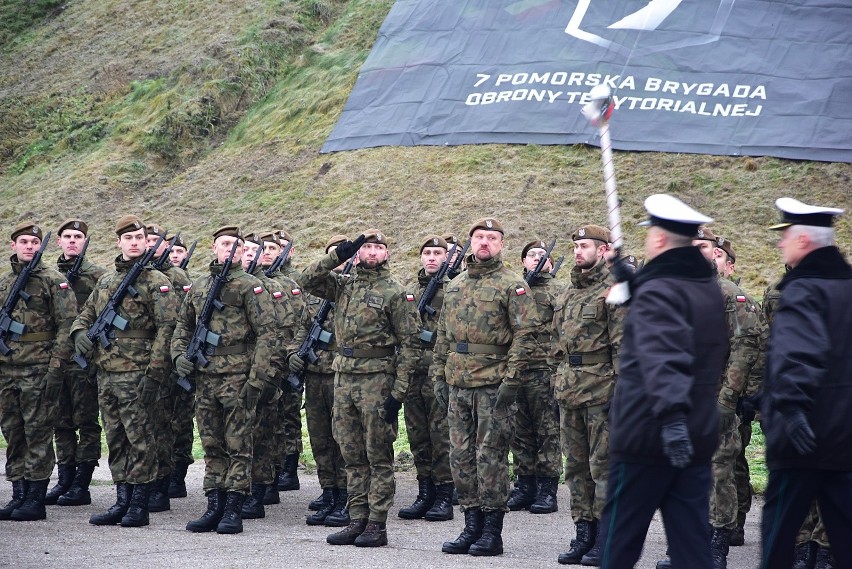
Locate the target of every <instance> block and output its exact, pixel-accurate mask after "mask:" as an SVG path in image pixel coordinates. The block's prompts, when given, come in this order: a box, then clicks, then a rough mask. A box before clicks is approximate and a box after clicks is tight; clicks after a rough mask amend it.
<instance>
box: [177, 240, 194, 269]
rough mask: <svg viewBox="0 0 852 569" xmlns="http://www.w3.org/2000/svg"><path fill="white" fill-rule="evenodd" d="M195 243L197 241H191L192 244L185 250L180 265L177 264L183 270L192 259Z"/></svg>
mask: <svg viewBox="0 0 852 569" xmlns="http://www.w3.org/2000/svg"><path fill="white" fill-rule="evenodd" d="M196 243H198V241H193V242H192V245H190V246H189V251H187V253H186V257H185V258H184V259H183V261H181V262H180V265H178V266H179V267H180V268H181V269H183V270H184V271H185V270H186V268H187V267H188V266H189V260H190V259H192V254H193V253H195V244H196Z"/></svg>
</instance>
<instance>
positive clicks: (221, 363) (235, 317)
mask: <svg viewBox="0 0 852 569" xmlns="http://www.w3.org/2000/svg"><path fill="white" fill-rule="evenodd" d="M221 270H222V265H221V264H219V263H217V262H216V261H213V262H211V263H210V267H209V271H210V273H209V274H208V275H207V276H205V277H202V278H201V279H199V280H198V281H196V282H195V283H194V286H193V287H192V291H190V293H189V294H188V295H187V296H186V299H185V301H184V303H183V305H182V306H181V308H180V313H179V314H178V319H177V325H176V326H175V334H174V338H173V339H172V350H171V357H172V360H173V361H174V359H175V358H177V357H178V356H180V355H181V354H185V353H186V348H187V346H188V345H189V342H190V340H192V335H193V333H194V332H195V327H196V324H197V323H198V314H199V313H201V311H202V309H203V308H204V302H205V301H206V300H207V294H208V292H209V291H210V285H211V284H212V282H213V277H214V276H215V275H217V274H219V273H220V272H221ZM219 301H220V302H221V303H222V304H223V305H224V308H223V309H222V310H213V314H212V316H211V317H210V323H209V328H210V331H211V332H213V333H215V334H218V335H219V336H220V340H219V345H218V346H215V347H212V346H205V350H204V355H205V356H206V357H207V359H208V360H210V364H209V365H208V366H207V367H206V368H204V370H203V371H202V372H201V373H204V374H249V379H253V378H256V379H258V380H261V381H265V382H267V383H270V384H275V383H276V382H275V379H274V378H275V375H276V372H277V371H278V370H279V369H283V365H282V358H283V355H284V354H283V352H282V350H280V349H279V346H278V345H276V340H277V339H278V319H277V316H276V309H275V306H274V305H273V301H272V295H271V294H270V293H269V292H268V291H267V290H266V288H265V287H264V285H263V283H261V282H260V281H259V280H258V279H256V278H255V277H253V276H251V275H248V274H246V272H245V271H243V269H242V267H239V266H236V264H235V265H234V266H232V267H231V270H230V272H229V273H228V277H227V279H226V281H225V286H223V287H222V291H221V294H220V295H219ZM217 351H225V352H227V353H217Z"/></svg>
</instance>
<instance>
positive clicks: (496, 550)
mask: <svg viewBox="0 0 852 569" xmlns="http://www.w3.org/2000/svg"><path fill="white" fill-rule="evenodd" d="M504 515H505V514H504V512H503V511H502V510H500V511H491V512H485V516H484V517H485V523H484V524H483V526H482V537H480V538H479V539H478V540H476V543H474V544H473V545H471V546H470V549H469V550H468V553H470V554H471V555H477V556H489V557H490V556H494V555H503V516H504Z"/></svg>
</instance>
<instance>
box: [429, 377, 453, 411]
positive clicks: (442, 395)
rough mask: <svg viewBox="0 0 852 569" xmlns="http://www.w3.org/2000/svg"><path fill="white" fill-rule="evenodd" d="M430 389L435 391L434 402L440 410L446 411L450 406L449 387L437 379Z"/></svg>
mask: <svg viewBox="0 0 852 569" xmlns="http://www.w3.org/2000/svg"><path fill="white" fill-rule="evenodd" d="M432 389H433V390H434V391H435V400H436V401H437V402H438V405H439V406H440V407H441V409H446V408H448V407H449V406H450V386H449V385H447V382H446V381H444V380H443V379H437V380H435V381H434V382H432Z"/></svg>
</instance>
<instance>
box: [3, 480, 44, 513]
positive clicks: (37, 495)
mask: <svg viewBox="0 0 852 569" xmlns="http://www.w3.org/2000/svg"><path fill="white" fill-rule="evenodd" d="M48 484H50V480H37V481H33V480H27V494H26V496H24V501H23V503H22V504H21V505H20V506H18V507H17V508H15V509H14V510H12V519H13V520H15V521H16V522H34V521H36V520H44V519H46V518H47V512H46V511H45V509H44V496H45V494H47V486H48Z"/></svg>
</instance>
